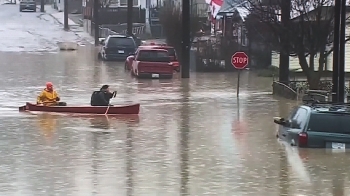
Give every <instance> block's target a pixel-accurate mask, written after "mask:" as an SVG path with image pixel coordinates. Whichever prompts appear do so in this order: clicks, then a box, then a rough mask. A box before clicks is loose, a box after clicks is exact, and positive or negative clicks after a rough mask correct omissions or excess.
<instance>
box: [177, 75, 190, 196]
mask: <svg viewBox="0 0 350 196" xmlns="http://www.w3.org/2000/svg"><path fill="white" fill-rule="evenodd" d="M181 88H182V101H181V103H182V104H181V105H182V106H181V111H180V113H181V114H180V115H181V128H180V129H179V130H180V135H181V137H180V142H179V143H180V149H179V150H180V153H181V155H180V164H181V166H180V168H181V171H180V172H181V174H180V176H181V191H180V193H181V195H182V196H187V195H190V194H189V190H188V183H189V167H188V162H189V155H188V153H189V132H190V127H189V125H190V117H189V115H188V114H189V113H190V110H189V108H190V106H189V97H190V96H189V92H190V87H189V82H188V81H187V80H182V83H181Z"/></svg>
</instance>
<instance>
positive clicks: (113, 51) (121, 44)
mask: <svg viewBox="0 0 350 196" xmlns="http://www.w3.org/2000/svg"><path fill="white" fill-rule="evenodd" d="M100 45H101V48H100V52H99V53H98V58H100V59H102V60H125V59H126V58H127V57H128V56H129V55H130V54H134V53H135V50H136V49H137V46H136V43H135V40H134V39H133V38H132V37H131V36H127V35H110V36H108V37H107V38H106V39H103V38H100Z"/></svg>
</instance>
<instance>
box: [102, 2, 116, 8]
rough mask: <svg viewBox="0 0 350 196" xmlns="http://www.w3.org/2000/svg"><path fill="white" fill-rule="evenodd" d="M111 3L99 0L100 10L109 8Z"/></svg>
mask: <svg viewBox="0 0 350 196" xmlns="http://www.w3.org/2000/svg"><path fill="white" fill-rule="evenodd" d="M111 3H113V2H112V1H111V0H100V5H101V8H109V6H110V5H111Z"/></svg>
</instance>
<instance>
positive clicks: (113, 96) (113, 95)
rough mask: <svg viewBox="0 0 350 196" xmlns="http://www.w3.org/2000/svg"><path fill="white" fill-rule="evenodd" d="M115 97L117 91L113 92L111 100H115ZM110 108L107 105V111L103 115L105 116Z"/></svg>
mask: <svg viewBox="0 0 350 196" xmlns="http://www.w3.org/2000/svg"><path fill="white" fill-rule="evenodd" d="M116 95H117V91H114V92H113V94H112V97H111V99H113V98H115V96H116ZM110 107H111V104H109V105H108V107H107V110H106V112H105V115H107V113H108V110H109V108H110Z"/></svg>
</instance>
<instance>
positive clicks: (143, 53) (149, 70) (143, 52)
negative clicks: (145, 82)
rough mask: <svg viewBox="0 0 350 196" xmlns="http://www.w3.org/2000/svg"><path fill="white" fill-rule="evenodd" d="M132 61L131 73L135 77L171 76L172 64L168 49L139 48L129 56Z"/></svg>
mask: <svg viewBox="0 0 350 196" xmlns="http://www.w3.org/2000/svg"><path fill="white" fill-rule="evenodd" d="M128 58H129V60H130V61H131V63H132V68H131V74H132V75H134V76H136V77H137V78H156V79H158V78H159V79H160V78H172V77H173V72H174V71H173V64H172V63H171V62H170V57H169V56H168V51H167V50H163V49H139V50H138V51H137V53H136V54H135V55H134V56H129V57H128Z"/></svg>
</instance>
